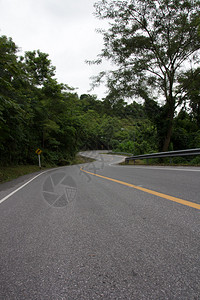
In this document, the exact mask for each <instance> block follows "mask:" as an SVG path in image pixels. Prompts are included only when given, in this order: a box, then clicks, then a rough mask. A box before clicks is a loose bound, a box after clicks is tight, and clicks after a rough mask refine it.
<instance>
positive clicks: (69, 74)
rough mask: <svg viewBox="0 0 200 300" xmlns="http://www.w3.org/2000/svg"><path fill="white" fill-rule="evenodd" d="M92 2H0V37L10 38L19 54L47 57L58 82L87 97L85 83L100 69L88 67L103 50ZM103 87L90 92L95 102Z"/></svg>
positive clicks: (48, 0) (99, 24)
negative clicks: (94, 97)
mask: <svg viewBox="0 0 200 300" xmlns="http://www.w3.org/2000/svg"><path fill="white" fill-rule="evenodd" d="M94 2H95V1H92V0H0V20H1V21H0V35H6V36H8V37H12V39H13V41H14V42H15V43H16V45H17V46H18V47H20V48H21V50H22V51H31V50H37V49H40V50H41V51H42V52H45V53H48V54H49V58H50V60H51V61H52V64H53V65H54V66H55V67H56V78H57V79H58V81H59V82H62V83H66V84H68V85H69V86H71V87H74V88H78V90H77V93H78V94H79V96H80V95H81V94H84V93H88V90H89V89H90V82H91V80H90V79H89V78H90V77H91V76H93V75H97V74H98V72H99V71H100V70H101V69H102V66H101V67H98V66H89V65H87V64H86V63H85V60H87V59H89V60H90V59H95V58H96V56H97V54H98V53H100V50H101V49H102V47H103V40H102V36H101V35H100V34H98V33H96V32H95V29H97V28H100V27H103V24H102V22H101V21H99V20H97V19H96V18H95V17H94V15H93V12H94V8H93V4H94ZM104 92H105V87H103V86H102V87H101V88H98V89H95V90H94V91H92V92H90V93H91V94H96V95H97V96H98V98H99V99H101V98H102V97H104V96H105V94H104Z"/></svg>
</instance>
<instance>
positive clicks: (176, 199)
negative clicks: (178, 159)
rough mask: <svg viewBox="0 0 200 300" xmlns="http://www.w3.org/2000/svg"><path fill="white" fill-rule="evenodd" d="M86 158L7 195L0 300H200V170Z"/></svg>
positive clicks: (0, 213) (2, 204)
mask: <svg viewBox="0 0 200 300" xmlns="http://www.w3.org/2000/svg"><path fill="white" fill-rule="evenodd" d="M84 154H85V155H87V156H90V157H94V158H95V159H97V161H96V162H93V163H90V164H85V165H80V166H70V167H62V168H59V169H54V170H50V171H48V172H44V173H42V174H41V173H37V174H32V175H28V176H24V177H21V178H19V179H17V180H14V181H12V182H9V183H6V184H2V185H0V233H1V237H0V242H1V255H0V260H1V265H0V269H1V291H0V299H2V300H12V299H13V300H14V299H19V300H23V299H25V300H32V299H34V300H61V299H66V300H68V299H72V300H75V299H79V300H82V299H135V300H140V299H144V300H148V299H152V300H162V299H164V300H166V299H169V300H173V299H180V300H194V299H196V300H198V299H200V168H192V167H188V168H181V167H177V168H175V167H150V166H149V167H148V166H147V167H146V166H145V167H138V166H118V165H116V164H115V163H116V162H119V161H120V160H122V158H121V157H119V156H112V155H104V154H99V153H98V152H87V153H84ZM80 168H81V170H80ZM38 175H39V176H38ZM36 176H37V177H36ZM32 179H33V180H32ZM31 180H32V181H31Z"/></svg>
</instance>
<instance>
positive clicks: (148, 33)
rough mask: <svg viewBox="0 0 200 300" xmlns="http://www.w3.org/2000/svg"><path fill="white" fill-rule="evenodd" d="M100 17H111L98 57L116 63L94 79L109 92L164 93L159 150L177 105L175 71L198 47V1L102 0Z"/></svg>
mask: <svg viewBox="0 0 200 300" xmlns="http://www.w3.org/2000/svg"><path fill="white" fill-rule="evenodd" d="M94 6H95V13H96V16H97V18H99V19H108V20H110V23H109V24H110V27H109V29H108V30H104V31H101V32H102V33H103V36H104V48H103V49H102V52H101V53H100V54H99V56H98V58H97V60H95V61H93V63H97V64H99V63H101V62H102V60H103V58H106V59H108V60H111V61H112V62H114V64H115V65H116V66H117V67H118V68H117V69H116V70H112V71H110V72H107V73H106V72H101V73H100V74H99V76H97V77H96V79H95V83H96V84H97V83H98V82H100V81H101V79H102V77H104V76H105V77H106V79H107V85H108V87H109V90H110V92H111V93H112V94H113V93H115V94H116V93H117V94H118V95H123V96H127V97H130V96H132V95H133V94H138V95H141V96H142V94H143V91H144V90H145V93H147V94H148V95H149V97H150V98H151V95H152V94H153V95H154V96H155V92H157V95H159V96H160V94H161V93H162V96H163V99H164V100H165V108H164V112H165V115H164V118H165V123H166V124H165V128H166V130H165V133H164V137H163V146H162V150H163V151H166V150H167V149H168V147H169V143H170V139H171V135H172V126H173V119H174V113H175V109H176V105H177V104H178V101H177V97H176V91H175V86H176V82H177V75H178V73H179V71H180V69H181V67H182V66H183V65H185V63H186V61H188V60H195V59H197V56H196V55H197V54H198V50H199V49H200V35H199V34H198V28H199V24H200V18H199V9H200V1H198V0H179V1H177V0H148V1H145V0H137V1H134V0H123V1H122V0H121V1H120V0H101V1H98V2H96V3H95V5H94Z"/></svg>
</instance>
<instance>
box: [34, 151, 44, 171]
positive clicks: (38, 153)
mask: <svg viewBox="0 0 200 300" xmlns="http://www.w3.org/2000/svg"><path fill="white" fill-rule="evenodd" d="M35 153H36V154H37V155H38V162H39V168H40V169H41V160H40V154H41V153H42V150H40V149H39V148H38V149H37V150H36V151H35Z"/></svg>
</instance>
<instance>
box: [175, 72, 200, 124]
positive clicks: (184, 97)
mask: <svg viewBox="0 0 200 300" xmlns="http://www.w3.org/2000/svg"><path fill="white" fill-rule="evenodd" d="M179 90H180V102H184V104H185V105H186V104H187V103H188V104H189V107H190V109H191V115H192V117H193V118H194V119H195V120H196V123H197V125H198V127H199V128H200V68H197V69H196V70H192V69H191V70H189V71H187V72H184V73H183V74H181V76H180V77H179Z"/></svg>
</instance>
